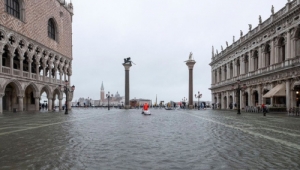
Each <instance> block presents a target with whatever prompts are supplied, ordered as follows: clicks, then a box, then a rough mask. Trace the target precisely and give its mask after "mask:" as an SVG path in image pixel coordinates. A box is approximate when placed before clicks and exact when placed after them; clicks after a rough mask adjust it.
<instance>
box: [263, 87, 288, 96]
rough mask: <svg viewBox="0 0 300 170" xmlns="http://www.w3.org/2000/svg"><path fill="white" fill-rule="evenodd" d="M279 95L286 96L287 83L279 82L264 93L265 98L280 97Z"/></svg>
mask: <svg viewBox="0 0 300 170" xmlns="http://www.w3.org/2000/svg"><path fill="white" fill-rule="evenodd" d="M278 96H286V94H285V83H281V84H277V85H276V86H275V87H274V88H273V89H271V90H270V91H269V92H268V93H266V94H265V95H263V97H264V98H271V97H278Z"/></svg>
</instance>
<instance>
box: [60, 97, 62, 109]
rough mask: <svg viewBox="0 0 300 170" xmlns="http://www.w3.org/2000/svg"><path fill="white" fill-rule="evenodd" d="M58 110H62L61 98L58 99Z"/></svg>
mask: <svg viewBox="0 0 300 170" xmlns="http://www.w3.org/2000/svg"><path fill="white" fill-rule="evenodd" d="M59 110H62V98H60V99H59Z"/></svg>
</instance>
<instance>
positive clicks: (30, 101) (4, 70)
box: [0, 0, 73, 113]
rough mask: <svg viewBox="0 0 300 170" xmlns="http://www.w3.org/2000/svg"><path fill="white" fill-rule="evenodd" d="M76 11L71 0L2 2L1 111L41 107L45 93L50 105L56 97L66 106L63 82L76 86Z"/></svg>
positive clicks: (0, 41) (0, 47)
mask: <svg viewBox="0 0 300 170" xmlns="http://www.w3.org/2000/svg"><path fill="white" fill-rule="evenodd" d="M72 16H73V5H72V3H66V2H65V0H1V1H0V54H1V56H2V59H1V60H0V113H2V112H3V111H13V110H14V111H24V110H26V111H27V110H39V104H40V98H41V94H42V93H44V92H45V93H46V94H47V98H48V108H49V110H50V109H52V108H53V105H52V104H53V103H54V100H55V99H58V100H59V108H60V109H61V108H62V98H63V94H62V92H61V91H60V89H59V85H61V84H64V82H65V81H69V85H71V75H72V59H73V58H72ZM72 97H73V96H72V94H71V95H70V97H69V101H68V102H69V103H70V101H71V100H72ZM68 106H71V105H70V104H69V105H68Z"/></svg>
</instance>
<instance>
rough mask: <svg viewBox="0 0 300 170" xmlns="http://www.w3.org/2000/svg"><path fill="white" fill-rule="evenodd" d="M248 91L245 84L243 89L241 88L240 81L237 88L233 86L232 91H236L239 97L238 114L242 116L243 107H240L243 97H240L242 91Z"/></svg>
mask: <svg viewBox="0 0 300 170" xmlns="http://www.w3.org/2000/svg"><path fill="white" fill-rule="evenodd" d="M245 89H246V84H243V87H241V85H240V80H237V88H236V89H234V85H232V90H236V95H237V98H238V101H237V108H238V112H237V114H238V115H239V114H241V106H240V100H241V96H240V92H241V90H242V91H244V90H245Z"/></svg>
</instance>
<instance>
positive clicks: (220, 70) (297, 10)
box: [210, 0, 300, 109]
mask: <svg viewBox="0 0 300 170" xmlns="http://www.w3.org/2000/svg"><path fill="white" fill-rule="evenodd" d="M210 66H211V69H212V82H211V83H212V84H211V88H210V90H211V93H212V103H218V104H219V106H220V108H221V109H228V108H229V105H230V104H231V103H232V104H234V103H236V102H237V97H236V92H237V91H236V90H233V89H232V85H234V86H235V88H236V87H237V83H236V82H237V80H240V82H241V83H240V84H241V86H244V87H246V88H244V89H243V90H242V91H241V93H240V106H241V108H245V107H246V106H259V105H260V104H262V103H265V104H267V105H270V106H273V107H286V108H287V109H289V108H291V107H295V106H299V104H300V103H299V99H300V96H299V91H300V86H299V85H300V81H299V76H300V67H299V66H300V0H294V1H288V2H287V4H286V6H284V7H283V8H282V9H280V10H279V11H278V12H276V13H275V12H274V8H273V7H272V8H271V16H270V17H269V18H267V19H266V20H265V21H263V22H262V19H261V17H260V16H259V20H258V26H257V27H255V28H254V29H252V26H251V25H249V32H248V33H247V34H246V35H243V32H242V31H241V35H240V38H239V39H238V40H237V41H235V40H234V38H233V43H232V44H231V45H228V43H226V48H225V49H221V51H220V53H218V52H216V53H215V51H214V48H213V52H212V61H211V63H210Z"/></svg>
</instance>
